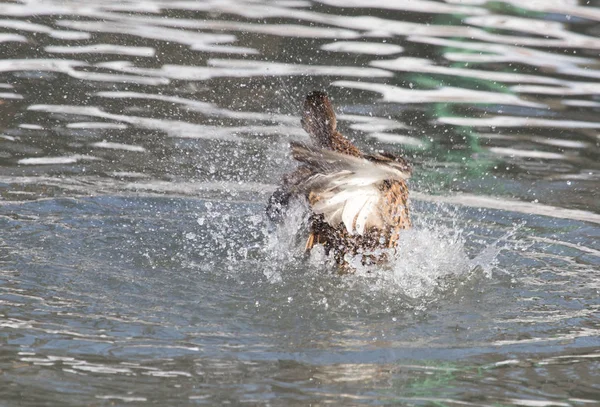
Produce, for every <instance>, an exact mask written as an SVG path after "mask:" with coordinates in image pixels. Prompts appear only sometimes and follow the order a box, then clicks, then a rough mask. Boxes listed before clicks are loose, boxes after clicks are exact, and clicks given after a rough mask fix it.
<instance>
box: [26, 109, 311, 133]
mask: <svg viewBox="0 0 600 407" xmlns="http://www.w3.org/2000/svg"><path fill="white" fill-rule="evenodd" d="M28 110H33V111H43V112H47V113H61V114H73V115H81V116H92V117H99V118H103V119H108V120H114V121H120V122H125V123H129V124H132V125H135V126H138V127H141V128H146V129H152V130H161V131H164V132H165V133H166V134H168V135H169V136H171V137H179V138H194V139H218V140H229V141H243V140H244V139H243V138H241V137H239V136H238V135H237V134H238V133H250V134H261V135H266V134H273V135H282V134H286V135H300V136H304V132H303V131H302V129H300V128H299V127H290V126H283V125H276V126H238V127H223V126H206V125H199V124H193V123H188V122H182V121H177V120H167V119H154V118H150V117H138V116H127V115H119V114H111V113H107V112H104V111H102V110H101V109H99V108H97V107H91V106H68V105H32V106H29V108H28Z"/></svg>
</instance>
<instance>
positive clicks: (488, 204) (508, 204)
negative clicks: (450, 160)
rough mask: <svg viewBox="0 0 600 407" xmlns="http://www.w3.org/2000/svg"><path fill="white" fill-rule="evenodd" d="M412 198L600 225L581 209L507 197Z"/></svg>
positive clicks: (596, 216) (598, 219) (599, 220)
mask: <svg viewBox="0 0 600 407" xmlns="http://www.w3.org/2000/svg"><path fill="white" fill-rule="evenodd" d="M411 196H412V197H413V198H414V199H418V200H423V201H429V202H441V203H449V204H454V205H463V206H469V207H473V208H488V209H497V210H502V211H511V212H519V213H525V214H528V215H541V216H549V217H552V218H560V219H571V220H578V221H583V222H592V223H597V224H600V214H596V213H593V212H588V211H584V210H579V209H565V208H560V207H557V206H551V205H544V204H540V203H530V202H523V201H517V200H513V199H509V198H506V197H499V198H495V197H491V196H478V195H472V194H466V193H463V194H460V195H452V196H438V195H426V194H423V193H420V192H417V191H414V192H411Z"/></svg>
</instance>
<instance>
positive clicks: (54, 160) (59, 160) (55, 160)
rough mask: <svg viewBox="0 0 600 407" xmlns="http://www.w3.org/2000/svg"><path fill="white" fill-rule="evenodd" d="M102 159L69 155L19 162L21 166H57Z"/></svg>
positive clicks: (33, 158) (34, 158) (28, 159)
mask: <svg viewBox="0 0 600 407" xmlns="http://www.w3.org/2000/svg"><path fill="white" fill-rule="evenodd" d="M98 160H100V158H98V157H94V156H90V155H80V154H74V155H68V156H63V157H30V158H21V159H20V160H19V161H17V163H18V164H21V165H55V164H75V163H77V162H79V161H98Z"/></svg>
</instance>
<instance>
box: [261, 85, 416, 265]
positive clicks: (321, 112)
mask: <svg viewBox="0 0 600 407" xmlns="http://www.w3.org/2000/svg"><path fill="white" fill-rule="evenodd" d="M336 125H337V122H336V117H335V113H334V111H333V106H332V105H331V102H330V101H329V98H328V97H327V94H326V93H325V92H321V91H315V92H311V93H310V94H309V95H308V96H307V97H306V100H305V101H304V105H303V112H302V127H303V128H304V130H305V131H306V132H307V133H308V134H309V135H310V136H311V139H312V141H313V143H314V144H315V145H316V146H317V147H319V148H323V149H328V150H332V151H335V152H338V153H342V154H345V155H348V156H353V157H359V158H364V159H367V160H369V161H372V162H375V163H377V164H382V165H389V166H390V167H392V168H395V169H397V170H399V171H401V172H403V173H406V174H408V175H410V173H411V172H412V168H411V166H410V164H409V163H408V162H407V161H406V160H405V159H404V158H402V157H398V156H395V155H393V154H389V153H379V154H370V155H366V154H363V153H362V152H361V151H360V150H359V149H358V148H357V147H356V146H355V145H354V144H352V142H351V141H350V140H349V139H347V138H346V137H344V136H343V135H342V134H341V133H339V132H338V131H337V130H336ZM295 146H296V147H295V150H294V154H296V156H295V158H297V159H300V160H301V161H303V162H304V163H305V164H304V165H302V166H301V167H299V169H298V170H296V171H295V172H294V173H292V174H291V175H290V176H287V177H285V178H284V185H283V187H282V188H280V189H279V190H278V191H281V190H284V191H285V193H286V194H287V195H285V194H283V195H285V196H286V199H289V198H290V196H292V195H294V194H303V195H305V196H306V198H307V200H308V203H309V205H310V206H311V207H312V206H314V205H315V204H316V203H317V202H319V200H320V199H321V195H319V193H318V191H317V190H308V191H306V190H303V189H302V188H299V186H301V185H303V184H305V183H306V181H307V180H309V179H310V178H311V177H312V176H314V175H315V174H319V172H320V171H324V168H323V163H322V162H317V161H318V160H317V159H314V160H312V161H311V159H310V157H307V156H305V155H302V151H301V150H302V149H301V148H299V147H298V146H299V145H298V144H296V145H295ZM293 148H294V145H293ZM305 148H306V149H307V151H308V150H310V147H305ZM342 160H343V157H342V158H340V160H338V161H342ZM326 166H327V165H326ZM306 185H315V184H310V183H308V184H306ZM379 190H380V193H381V199H380V204H381V208H379V210H380V211H381V214H382V218H383V221H384V222H383V223H384V226H383V227H381V228H378V227H370V228H368V229H366V230H365V231H364V233H363V234H362V235H360V234H350V233H349V232H348V230H347V228H346V227H345V226H344V224H343V223H340V224H337V225H331V224H329V223H327V222H326V221H325V218H324V216H323V215H321V214H316V213H313V214H312V215H311V216H310V219H309V223H310V235H309V237H308V239H307V241H306V250H310V249H312V248H313V247H314V246H315V245H317V244H321V245H323V247H324V248H325V253H326V254H328V255H329V254H332V255H333V257H334V259H335V261H336V262H337V263H338V264H339V265H340V266H341V267H342V268H343V270H345V271H348V264H347V260H346V256H347V255H350V256H355V255H357V254H363V253H364V254H363V260H362V262H363V264H372V263H379V262H382V261H385V260H387V257H386V255H385V254H377V255H375V254H369V253H368V252H373V251H375V250H377V249H386V248H395V247H396V245H397V243H398V239H399V234H400V231H401V230H403V229H408V228H410V227H411V221H410V213H409V208H408V192H409V191H408V185H407V183H406V180H405V179H390V180H384V181H383V182H382V183H381V184H380V185H379ZM277 193H278V192H276V193H275V194H274V195H273V196H274V197H275V195H277ZM280 195H282V193H280ZM272 200H273V197H272ZM270 207H271V201H270V203H269V208H270ZM355 221H356V220H354V222H355Z"/></svg>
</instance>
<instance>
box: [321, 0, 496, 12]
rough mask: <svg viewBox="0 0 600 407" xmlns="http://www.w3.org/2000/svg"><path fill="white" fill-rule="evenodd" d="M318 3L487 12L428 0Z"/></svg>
mask: <svg viewBox="0 0 600 407" xmlns="http://www.w3.org/2000/svg"><path fill="white" fill-rule="evenodd" d="M318 2H319V3H323V4H327V5H328V6H334V7H343V8H348V7H354V8H379V9H388V10H400V11H414V12H419V13H433V14H467V15H469V14H474V15H480V14H487V13H488V11H487V10H486V9H484V8H480V7H472V6H462V5H460V6H455V5H452V4H444V3H439V2H437V1H430V0H417V1H396V2H394V1H389V0H368V1H365V0H318Z"/></svg>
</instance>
